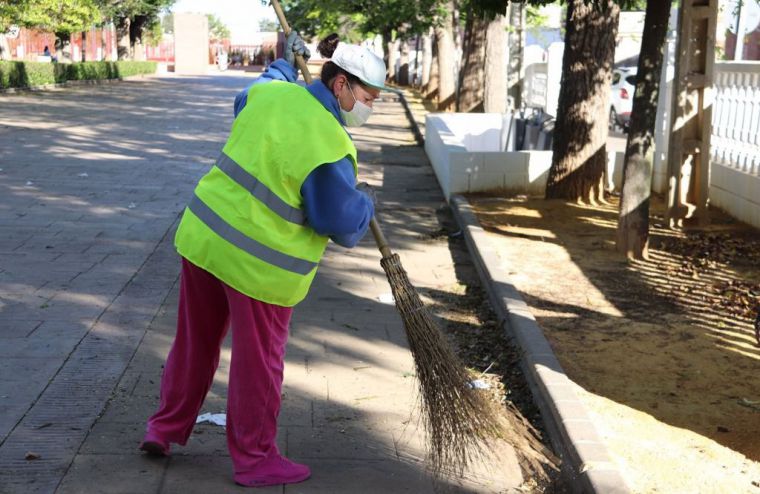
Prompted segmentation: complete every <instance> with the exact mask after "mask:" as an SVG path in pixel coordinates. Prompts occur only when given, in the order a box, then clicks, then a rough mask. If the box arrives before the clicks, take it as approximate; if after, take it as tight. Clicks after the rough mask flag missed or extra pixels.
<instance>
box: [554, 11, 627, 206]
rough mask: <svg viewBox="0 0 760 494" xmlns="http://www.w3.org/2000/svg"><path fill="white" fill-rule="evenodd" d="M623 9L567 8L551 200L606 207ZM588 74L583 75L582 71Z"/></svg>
mask: <svg viewBox="0 0 760 494" xmlns="http://www.w3.org/2000/svg"><path fill="white" fill-rule="evenodd" d="M619 15H620V8H619V7H618V6H617V4H615V3H614V1H613V0H604V1H602V2H599V3H591V2H589V3H588V4H587V3H586V1H585V0H570V1H569V2H568V4H567V22H566V34H565V54H564V57H563V59H562V83H561V88H560V92H559V105H558V107H557V122H556V126H555V128H554V145H553V149H552V150H553V151H554V154H553V155H552V165H551V168H550V169H549V178H548V179H547V183H546V198H547V199H566V200H571V201H577V202H582V201H583V202H586V203H588V204H595V203H596V202H597V201H600V202H603V201H604V195H603V194H604V187H603V178H604V170H605V168H606V164H607V149H606V141H607V135H608V133H609V131H608V129H607V123H608V119H609V101H610V100H609V96H610V82H611V80H612V64H613V61H614V54H615V37H616V35H617V26H618V18H619ZM579 68H582V70H579Z"/></svg>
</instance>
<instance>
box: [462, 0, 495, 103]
mask: <svg viewBox="0 0 760 494" xmlns="http://www.w3.org/2000/svg"><path fill="white" fill-rule="evenodd" d="M487 32H488V19H487V17H486V13H485V12H482V11H480V10H479V9H476V7H475V6H474V5H473V4H472V3H470V5H469V8H468V10H467V20H466V22H465V31H464V46H463V50H462V59H463V60H462V69H461V70H460V71H459V91H458V93H457V102H456V109H457V111H458V112H482V111H483V95H484V87H483V83H484V82H485V81H484V79H485V58H486V34H487Z"/></svg>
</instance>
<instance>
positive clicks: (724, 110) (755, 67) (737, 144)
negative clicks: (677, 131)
mask: <svg viewBox="0 0 760 494" xmlns="http://www.w3.org/2000/svg"><path fill="white" fill-rule="evenodd" d="M713 84H714V100H713V112H712V136H711V138H710V139H711V145H710V154H711V155H712V161H713V162H714V163H716V164H720V165H723V166H727V167H730V168H734V169H737V170H741V171H744V172H747V173H749V174H751V175H755V176H760V62H719V63H716V64H715V72H714V83H713Z"/></svg>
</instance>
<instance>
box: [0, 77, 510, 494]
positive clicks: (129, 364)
mask: <svg viewBox="0 0 760 494" xmlns="http://www.w3.org/2000/svg"><path fill="white" fill-rule="evenodd" d="M249 82H250V78H246V77H237V76H235V75H233V74H228V75H224V76H217V77H197V78H167V79H160V80H157V79H152V80H144V81H139V82H128V83H122V84H113V85H102V86H97V87H95V88H87V89H82V88H72V89H71V90H69V89H67V90H65V91H60V92H54V93H43V94H42V95H36V94H31V95H22V96H19V97H13V98H6V97H3V96H0V99H2V104H0V120H2V121H3V122H4V123H5V124H6V125H7V129H10V130H8V132H5V131H4V132H3V133H2V134H0V149H2V150H3V151H2V152H3V161H4V166H3V168H4V171H3V179H4V180H8V181H9V182H8V183H11V184H15V185H16V187H17V188H16V189H13V190H15V191H18V192H17V193H13V194H11V195H10V197H7V198H4V199H7V204H8V206H9V207H10V208H11V210H12V211H14V212H18V214H17V215H16V214H13V215H8V214H5V213H4V211H0V297H5V294H6V292H2V291H1V290H7V295H8V297H10V298H8V302H7V307H3V321H6V320H11V319H8V318H12V319H14V320H17V321H38V322H41V324H38V326H35V327H36V329H34V328H31V333H29V332H28V331H26V330H27V329H29V328H24V327H22V329H18V330H15V333H17V334H16V335H15V336H16V338H19V339H22V340H24V341H27V340H28V343H19V342H16V343H13V347H12V350H13V351H15V352H18V353H17V356H19V357H21V358H24V359H27V358H29V359H33V358H35V357H37V356H39V357H48V356H59V355H67V353H66V351H67V349H68V348H70V350H71V351H72V352H73V353H71V357H70V358H69V360H67V361H66V363H65V365H64V366H63V367H62V368H61V370H60V371H59V373H58V375H56V376H54V377H53V379H52V380H51V382H50V385H49V387H48V389H47V390H46V391H45V392H44V393H43V394H42V395H41V396H40V398H39V400H38V401H37V402H36V403H34V404H33V406H31V405H32V402H31V401H29V400H24V399H20V398H19V399H15V400H14V404H17V405H19V407H18V410H22V409H23V408H24V407H26V409H28V411H27V412H19V411H16V412H13V413H17V414H18V413H22V414H25V415H22V416H21V418H20V420H16V421H15V422H14V423H13V424H11V425H8V427H10V428H13V430H12V431H11V433H10V434H9V435H8V438H7V439H6V440H5V442H4V443H2V444H0V484H2V485H3V486H5V485H13V486H14V487H13V489H15V491H14V492H27V491H30V492H31V491H35V490H36V491H39V492H51V491H53V490H55V487H56V486H57V485H58V482H60V479H61V478H62V477H64V474H66V472H67V470H68V473H67V474H66V476H65V478H64V479H63V483H61V484H60V488H61V492H88V491H87V490H86V489H87V487H92V486H100V485H106V487H105V488H104V489H103V490H102V492H167V493H176V492H186V493H188V494H192V493H195V492H199V493H200V492H202V493H207V492H214V493H217V492H228V491H229V492H240V491H241V489H240V488H239V487H237V486H235V485H234V484H233V482H232V480H231V473H232V466H231V463H230V461H229V458H228V457H227V452H226V440H225V435H224V434H223V431H222V429H221V428H218V427H215V426H211V425H198V426H196V427H195V429H194V430H195V432H194V433H193V435H192V436H191V438H190V441H189V443H188V445H187V446H185V447H183V448H179V447H178V448H175V454H174V455H173V456H172V458H171V459H170V460H159V461H158V462H148V461H147V460H146V459H145V458H143V456H142V455H140V454H139V453H138V452H137V451H136V450H135V448H134V445H135V443H136V442H139V439H140V436H141V434H142V430H144V426H145V420H146V419H147V417H148V415H150V414H151V413H153V412H154V411H155V407H156V404H157V400H158V393H159V385H160V378H161V373H162V365H163V363H164V360H165V358H166V354H167V353H168V350H169V348H170V345H171V342H172V339H173V337H174V331H175V328H174V326H175V322H176V319H175V318H176V304H177V293H178V290H177V276H178V273H179V267H180V262H179V258H178V256H177V254H176V252H175V251H174V249H173V246H172V237H173V228H175V227H176V220H177V218H178V214H179V213H180V212H181V211H182V209H183V208H184V207H185V205H186V204H187V201H188V199H189V198H190V197H191V195H192V190H193V187H194V186H195V183H196V181H197V179H198V178H199V177H200V176H201V175H202V174H203V173H205V172H206V171H207V170H208V169H209V168H210V166H211V165H212V164H213V161H214V159H215V157H216V156H217V155H218V152H219V149H220V148H221V145H222V143H223V142H224V140H225V139H226V136H227V133H228V131H229V125H230V123H231V120H232V114H231V106H232V105H231V101H232V98H233V97H234V94H236V93H237V92H238V91H239V90H241V89H243V88H244V87H245V86H246V85H247V84H248V83H249ZM138 100H139V101H140V102H141V103H142V107H141V108H139V109H135V108H134V105H135V102H136V101H138ZM199 105H203V108H204V111H203V112H200V111H199V108H200V106H199ZM104 108H108V109H109V111H104V110H103V109H104ZM111 110H113V111H111ZM114 114H118V115H120V117H119V119H116V120H115V119H114V117H113V115H114ZM32 116H33V117H34V118H32ZM61 118H66V120H67V121H69V122H71V125H70V126H69V127H68V128H67V132H66V133H65V134H64V133H63V132H62V130H61V128H60V126H59V125H57V124H56V123H55V121H56V120H59V119H61ZM22 126H25V127H29V126H32V127H33V128H35V130H34V131H30V130H27V129H22V128H21V127H22ZM93 128H97V129H98V132H99V133H100V135H99V138H98V142H97V146H94V145H93V143H92V141H91V138H90V137H89V132H90V130H89V129H93ZM408 129H409V123H408V122H407V121H406V120H405V114H404V110H403V108H402V107H401V105H400V104H399V103H398V102H397V101H395V98H394V101H393V102H390V101H388V102H378V104H377V105H376V111H375V116H374V117H373V121H372V122H371V123H370V124H369V125H368V126H366V127H363V128H361V129H357V130H356V131H355V133H354V132H352V134H354V137H355V142H356V143H357V147H358V148H359V151H360V162H361V163H360V168H361V169H360V175H361V176H362V177H363V178H364V179H367V180H370V181H372V182H373V183H375V184H377V185H378V186H379V187H378V188H379V195H380V197H381V198H382V201H383V205H382V207H381V208H379V218H380V221H381V222H382V224H383V228H384V229H385V230H386V233H387V235H388V237H389V240H390V241H391V242H392V243H393V245H394V247H395V248H397V249H398V251H399V253H400V254H401V255H402V259H403V262H404V266H405V268H406V269H407V270H408V272H409V276H410V278H411V279H412V280H413V282H414V283H416V284H418V285H419V286H420V287H427V288H429V289H431V290H443V289H446V288H447V286H448V284H451V283H454V282H455V281H456V279H457V278H456V273H455V266H454V262H453V261H452V260H451V252H450V251H449V248H448V246H447V245H446V243H441V244H440V245H436V244H435V243H430V242H427V241H426V240H424V238H425V235H426V234H429V233H430V232H435V231H437V230H439V229H440V225H439V223H438V218H437V211H436V208H438V207H439V206H441V205H442V204H444V201H443V198H442V196H441V194H440V191H439V189H438V186H437V184H436V183H435V181H434V180H435V179H434V177H433V175H432V173H431V172H430V169H429V166H428V164H427V162H426V158H425V156H424V151H423V150H422V149H421V148H419V147H417V146H414V145H413V142H414V140H413V136H412V135H411V133H410V132H409V130H408ZM72 136H76V137H78V138H76V139H71V137H72ZM63 140H65V142H66V144H65V145H66V147H67V149H68V151H67V152H66V153H65V155H61V156H56V159H55V160H52V159H50V157H49V156H48V155H46V153H45V146H48V145H50V143H58V142H59V141H63ZM7 143H12V145H10V146H9V145H7ZM6 158H7V160H6ZM6 161H7V163H8V164H7V165H6ZM370 161H372V162H371V163H370ZM84 172H87V174H88V176H87V177H80V176H79V174H81V173H84ZM145 177H151V179H150V180H149V181H146V179H145ZM27 180H32V181H33V182H34V184H33V186H32V187H26V186H24V184H25V183H26V181H27ZM4 204H5V203H4ZM16 229H18V230H16ZM14 231H16V232H17V233H14V235H15V236H14V237H13V239H12V240H4V241H3V240H2V239H4V238H6V237H3V232H14ZM3 242H4V243H3ZM3 249H9V250H10V251H9V252H5V251H4V250H3ZM11 249H12V250H11ZM379 259H380V256H379V254H378V252H377V250H376V248H375V246H374V243H373V240H372V239H371V238H369V237H367V238H365V239H364V240H363V241H362V242H361V244H360V245H359V246H358V247H357V248H356V249H352V250H350V249H345V248H342V247H339V246H336V245H331V246H330V247H329V248H328V251H327V253H326V256H325V258H324V261H323V262H322V263H321V267H320V271H319V273H318V275H317V277H316V280H315V282H314V287H313V289H312V291H311V293H310V294H309V296H308V297H307V299H306V300H305V301H304V302H303V303H302V304H299V306H298V307H296V310H295V311H294V315H293V321H292V326H291V335H290V343H289V348H288V353H287V357H286V362H287V363H286V371H285V383H284V388H283V391H284V396H283V404H282V412H281V419H280V426H281V430H280V434H279V436H278V442H279V444H280V448H281V450H282V451H283V452H284V453H285V454H289V455H299V454H303V455H308V454H311V455H312V457H313V458H312V459H311V460H310V462H313V465H312V467H313V470H314V472H315V473H314V478H313V479H311V480H309V481H308V482H306V483H303V484H299V485H297V486H288V487H286V488H285V489H283V488H282V487H274V488H272V489H264V490H261V489H260V490H258V491H257V492H262V491H263V492H278V493H279V492H283V491H284V490H287V491H288V492H330V493H339V492H352V493H353V492H362V493H364V492H420V493H424V492H432V491H433V489H432V484H431V482H430V479H429V478H428V477H427V476H426V475H425V468H424V465H423V464H422V463H421V462H420V461H418V460H419V458H421V457H422V456H423V451H424V443H423V440H424V436H423V435H422V431H421V430H420V429H418V428H417V427H416V425H417V424H415V423H414V413H415V411H414V410H415V408H414V407H415V404H416V403H415V400H416V395H415V386H416V383H415V382H414V381H413V378H412V377H411V376H410V375H409V371H410V370H411V369H412V361H411V356H410V354H409V351H408V349H407V343H406V338H405V335H404V330H403V326H402V324H401V320H400V318H399V316H398V314H397V313H396V310H395V308H394V307H393V306H392V305H387V304H383V303H381V302H380V301H378V296H379V295H381V294H385V293H389V292H390V289H389V287H388V284H387V280H386V279H385V275H384V273H383V272H382V269H381V268H380V266H379ZM13 297H15V298H13ZM0 303H4V304H5V303H6V302H5V300H3V301H1V302H0ZM42 305H45V307H44V308H43V307H41V306H42ZM6 309H7V310H6ZM4 335H7V333H4ZM27 335H28V337H27ZM46 337H49V338H57V339H58V340H59V341H56V343H55V344H54V345H48V346H41V347H39V348H34V347H33V346H32V345H33V344H34V343H36V342H37V341H38V340H40V339H43V338H46ZM9 341H10V340H9ZM0 344H1V342H0ZM229 344H230V341H229V337H228V339H227V340H226V341H225V344H224V349H223V351H222V353H221V360H220V365H219V369H218V371H217V373H216V375H215V377H214V381H213V384H212V387H211V391H210V393H209V395H208V397H207V400H206V403H204V405H203V407H202V410H201V411H211V412H220V411H223V410H224V408H225V400H226V394H227V388H226V385H227V378H228V375H229V363H230V347H229ZM2 351H6V352H11V350H0V352H2ZM3 356H4V355H3V354H1V353H0V357H3ZM0 361H2V359H0ZM0 406H1V405H0ZM30 406H31V408H30ZM54 417H58V418H59V420H53V418H54ZM47 423H50V424H51V425H46V424H47ZM39 427H42V428H41V429H38V428H39ZM65 427H72V429H71V430H67V429H65ZM91 427H92V429H91V430H90V428H91ZM341 430H343V431H344V432H340V431H341ZM24 444H31V445H33V446H34V445H38V446H39V447H41V448H44V449H45V454H46V457H47V458H46V459H45V460H43V461H42V462H40V463H37V464H34V463H33V464H31V465H30V464H28V462H25V461H24V460H20V459H19V458H18V457H19V455H22V453H23V452H22V447H23V445H24ZM329 455H340V456H341V457H342V458H345V459H343V460H341V461H335V460H332V459H331V458H330V456H329ZM317 456H318V458H317ZM399 457H401V458H403V459H404V461H397V460H396V458H399ZM378 458H381V460H378ZM72 460H73V463H72ZM504 461H505V465H504V468H502V469H501V471H503V472H505V473H504V475H503V477H505V478H506V480H505V479H502V482H501V483H499V482H496V481H495V480H493V479H490V478H488V476H487V475H486V476H482V479H481V480H477V479H475V481H473V482H469V483H465V484H463V485H461V486H455V488H454V489H453V491H454V492H500V491H503V490H504V489H503V487H504V486H508V487H509V488H511V487H514V486H515V485H518V484H519V483H520V482H521V475H520V473H519V468H518V467H517V462H516V460H515V459H514V457H513V456H510V455H509V454H505V455H504ZM69 466H70V468H69ZM9 467H11V468H10V469H9ZM88 474H91V475H88ZM161 478H163V480H161ZM483 479H485V480H483ZM471 480H472V479H471ZM31 481H33V483H32V484H30V482H31ZM30 485H33V486H34V487H33V488H32V489H31V490H30V488H29V486H30ZM51 486H52V487H51ZM23 489H26V490H23ZM108 489H111V490H108ZM507 491H508V489H507ZM96 492H101V491H100V490H97V489H96Z"/></svg>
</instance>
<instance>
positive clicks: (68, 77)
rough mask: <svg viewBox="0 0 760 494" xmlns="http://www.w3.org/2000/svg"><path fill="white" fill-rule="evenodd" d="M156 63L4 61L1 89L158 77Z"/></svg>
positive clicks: (0, 80) (1, 70) (1, 65)
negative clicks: (141, 76)
mask: <svg viewBox="0 0 760 494" xmlns="http://www.w3.org/2000/svg"><path fill="white" fill-rule="evenodd" d="M155 72H156V62H79V63H49V62H2V61H0V89H8V88H28V87H35V86H42V85H45V84H55V83H62V82H66V81H93V80H105V79H121V78H123V77H129V76H133V75H140V74H154V73H155Z"/></svg>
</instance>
